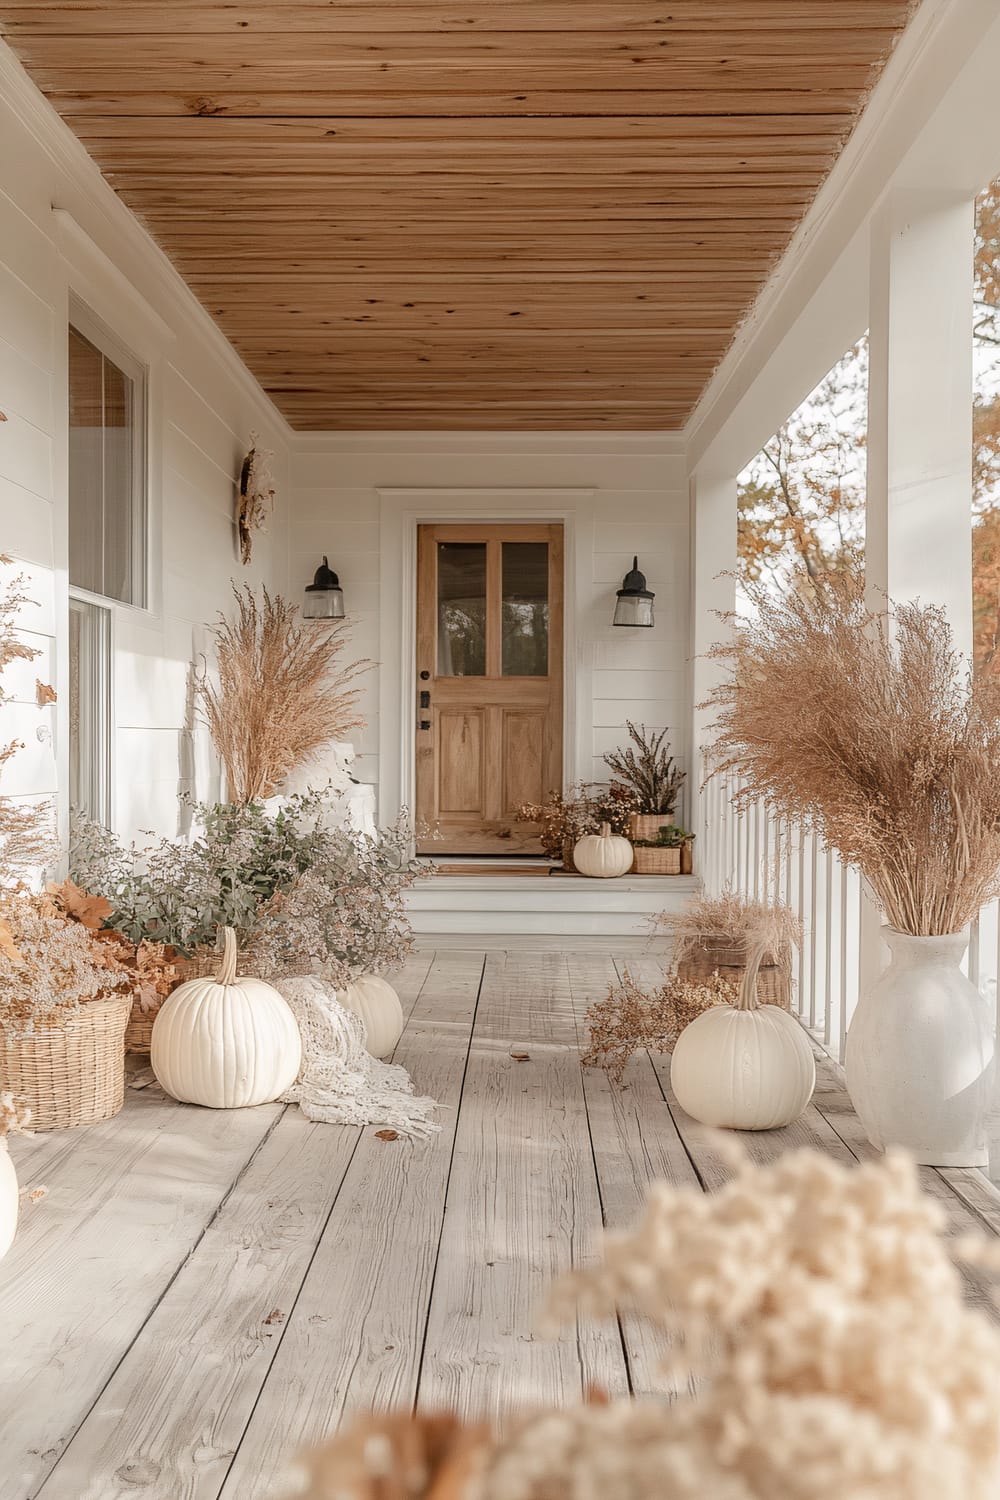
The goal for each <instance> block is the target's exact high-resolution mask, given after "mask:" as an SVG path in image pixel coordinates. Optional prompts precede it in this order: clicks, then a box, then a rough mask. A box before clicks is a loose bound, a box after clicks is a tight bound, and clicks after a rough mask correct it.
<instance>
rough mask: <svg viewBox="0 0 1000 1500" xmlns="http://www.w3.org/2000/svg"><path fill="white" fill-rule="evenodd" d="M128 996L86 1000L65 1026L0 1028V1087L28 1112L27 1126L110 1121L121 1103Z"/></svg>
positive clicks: (59, 1127) (38, 1127)
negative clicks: (12, 1031) (21, 1031)
mask: <svg viewBox="0 0 1000 1500" xmlns="http://www.w3.org/2000/svg"><path fill="white" fill-rule="evenodd" d="M131 1005H132V997H131V996H130V995H128V994H122V995H109V996H108V997H107V999H104V1000H88V1001H87V1003H86V1004H85V1005H81V1007H80V1009H79V1011H78V1012H77V1014H76V1015H75V1016H74V1017H73V1018H72V1020H70V1021H68V1022H67V1023H66V1024H65V1025H64V1026H46V1027H43V1028H40V1029H39V1030H38V1031H33V1032H32V1033H31V1035H30V1036H18V1037H12V1036H10V1035H9V1034H8V1033H7V1032H5V1031H0V1088H3V1089H9V1090H10V1092H11V1093H12V1094H13V1095H14V1097H15V1099H18V1100H22V1101H23V1102H24V1103H25V1104H26V1105H27V1106H28V1108H29V1109H30V1110H31V1128H32V1130H68V1129H70V1128H71V1127H72V1126H76V1125H93V1124H96V1122H97V1121H98V1120H110V1119H111V1116H112V1115H116V1114H117V1113H118V1111H119V1110H120V1109H121V1107H122V1104H123V1103H124V1102H125V1027H126V1025H127V1024H128V1018H129V1011H130V1009H131Z"/></svg>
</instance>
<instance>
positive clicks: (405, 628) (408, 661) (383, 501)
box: [376, 487, 596, 822]
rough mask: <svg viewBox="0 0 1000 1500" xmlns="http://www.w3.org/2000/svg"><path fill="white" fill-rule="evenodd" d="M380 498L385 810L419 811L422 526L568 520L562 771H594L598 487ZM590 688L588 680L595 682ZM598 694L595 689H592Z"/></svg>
mask: <svg viewBox="0 0 1000 1500" xmlns="http://www.w3.org/2000/svg"><path fill="white" fill-rule="evenodd" d="M376 493H377V495H378V497H379V608H378V613H379V729H378V742H379V818H380V820H381V821H383V822H385V821H386V820H388V819H391V818H392V817H394V816H395V813H396V810H397V809H398V808H399V807H406V808H408V809H409V810H410V812H411V814H412V811H413V807H414V798H415V790H416V789H415V771H416V702H417V663H416V617H417V527H418V526H428V525H434V524H445V523H448V522H451V523H455V522H463V523H464V522H468V523H469V524H470V525H477V524H478V525H485V524H489V523H494V522H495V523H496V524H497V525H503V524H504V523H505V522H516V521H537V522H552V523H559V524H561V525H562V527H563V540H564V549H565V552H564V559H563V566H564V569H565V580H564V581H565V588H564V604H563V612H564V613H563V775H564V777H565V779H566V781H567V782H570V781H573V780H574V779H575V778H576V777H577V776H579V775H582V774H585V768H586V767H587V766H589V764H590V761H591V756H592V746H591V745H590V744H589V743H584V740H585V737H586V736H588V735H589V734H590V724H589V720H588V722H587V723H586V724H583V723H581V719H582V717H583V716H582V715H581V714H580V713H579V711H578V708H579V702H580V700H581V698H583V697H584V694H583V693H582V692H581V686H582V685H581V682H580V676H581V670H580V669H581V663H579V662H578V660H577V657H578V651H577V599H578V598H579V597H581V595H582V590H583V588H585V587H587V586H589V583H590V570H591V568H592V558H593V550H594V546H593V543H594V503H593V502H594V496H595V494H596V490H594V489H576V488H574V489H565V488H555V487H548V488H538V489H535V488H530V487H525V488H519V489H492V488H489V489H486V488H483V489H480V488H469V487H462V488H460V489H449V488H433V489H429V488H427V487H420V488H415V489H409V488H404V489H400V488H389V489H383V488H377V489H376ZM588 686H589V684H588ZM590 696H592V695H590Z"/></svg>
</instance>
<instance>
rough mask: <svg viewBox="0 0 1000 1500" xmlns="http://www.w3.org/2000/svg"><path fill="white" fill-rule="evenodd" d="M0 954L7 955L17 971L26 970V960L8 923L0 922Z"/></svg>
mask: <svg viewBox="0 0 1000 1500" xmlns="http://www.w3.org/2000/svg"><path fill="white" fill-rule="evenodd" d="M0 953H5V954H6V955H7V958H8V959H9V961H10V962H11V963H12V964H13V965H14V967H15V969H23V968H24V958H23V956H22V954H21V950H20V948H19V947H18V946H17V944H16V943H15V941H14V934H13V933H12V932H11V930H10V926H9V924H8V923H7V922H3V921H0Z"/></svg>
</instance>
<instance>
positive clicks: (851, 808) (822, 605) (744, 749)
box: [705, 578, 1000, 937]
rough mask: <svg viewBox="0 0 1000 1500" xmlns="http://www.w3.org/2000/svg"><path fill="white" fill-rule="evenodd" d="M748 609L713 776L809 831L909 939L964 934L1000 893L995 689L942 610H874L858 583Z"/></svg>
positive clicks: (731, 648)
mask: <svg viewBox="0 0 1000 1500" xmlns="http://www.w3.org/2000/svg"><path fill="white" fill-rule="evenodd" d="M750 596H751V604H752V608H753V614H752V616H751V617H749V618H745V619H744V618H740V619H734V620H733V622H732V624H733V636H732V639H731V641H730V642H729V643H727V644H724V645H721V646H718V647H717V648H716V649H715V650H714V652H713V653H712V655H713V656H715V657H716V658H717V659H718V660H720V661H721V662H723V664H724V665H725V666H726V667H727V668H728V669H729V670H728V675H727V678H726V680H725V681H724V682H723V683H722V684H721V685H720V686H719V687H717V688H716V689H715V691H714V692H713V693H712V695H711V697H710V699H709V703H708V705H705V706H712V707H714V708H715V709H716V712H717V717H716V720H715V724H714V744H713V745H712V746H711V747H710V751H711V757H712V768H713V774H717V773H719V772H735V773H738V775H739V776H740V777H741V778H742V786H741V789H740V790H739V791H738V792H737V793H736V797H735V800H736V802H737V805H741V806H746V805H748V804H750V803H752V802H754V801H757V800H764V801H766V802H767V803H768V805H769V806H770V808H771V809H772V811H773V812H774V813H775V814H776V815H777V816H778V817H779V818H788V819H790V820H791V821H792V822H795V823H798V824H800V825H803V826H805V827H807V828H810V829H812V830H814V831H815V832H816V833H817V834H818V835H819V838H820V840H821V841H822V843H823V844H824V845H825V846H826V847H827V848H829V849H833V850H836V852H837V853H838V854H839V855H840V856H841V858H842V859H843V860H844V861H845V863H847V864H849V865H853V866H854V867H855V868H856V869H858V870H859V871H860V872H861V874H862V875H863V876H864V877H865V879H866V880H867V881H868V883H869V885H870V887H871V889H872V891H873V893H874V895H875V897H876V899H877V901H878V902H879V905H880V906H881V908H882V910H883V912H884V914H885V917H886V919H887V920H888V922H889V923H890V924H891V925H892V926H893V927H895V928H896V929H897V930H898V931H900V932H906V933H912V934H914V935H916V936H921V937H923V936H932V935H935V934H939V933H950V932H960V931H962V929H963V928H964V927H966V926H967V925H968V923H969V922H970V921H971V920H972V918H974V917H975V916H976V914H977V912H978V911H979V909H980V908H981V907H982V906H983V905H984V904H985V903H986V902H987V901H989V900H991V899H992V898H993V897H994V896H995V895H996V894H997V893H998V890H1000V881H998V870H1000V678H998V677H996V676H990V675H982V676H979V677H976V678H973V676H972V673H971V670H970V668H969V665H968V663H967V662H966V661H965V660H964V659H963V658H962V657H961V655H960V653H959V652H958V651H957V650H956V648H955V645H954V641H953V638H952V634H951V630H950V628H949V626H948V623H947V621H946V619H945V616H944V612H943V610H941V609H938V608H935V607H931V606H923V605H919V604H902V605H897V606H895V607H892V608H890V609H889V610H888V611H887V612H886V613H884V614H883V613H878V612H875V611H873V610H870V609H868V608H866V606H865V604H864V601H863V598H862V594H861V589H860V584H859V582H858V581H857V580H856V579H853V578H833V579H831V580H829V581H828V582H826V583H825V584H823V585H822V586H820V587H816V588H810V589H808V590H801V591H795V592H790V593H788V594H787V595H784V596H782V597H774V596H773V595H771V594H769V593H768V592H767V591H766V590H765V589H763V588H760V587H754V586H751V588H750Z"/></svg>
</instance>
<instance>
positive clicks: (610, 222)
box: [0, 0, 913, 430]
mask: <svg viewBox="0 0 1000 1500" xmlns="http://www.w3.org/2000/svg"><path fill="white" fill-rule="evenodd" d="M912 9H913V6H912V3H911V0H405V3H402V0H401V3H396V0H218V3H211V0H210V3H205V0H62V3H55V0H53V3H48V0H0V23H2V29H3V32H4V34H5V36H6V38H7V40H8V42H9V43H10V45H11V46H12V47H13V48H14V50H15V51H16V52H17V54H18V55H19V56H20V57H21V59H22V60H23V62H24V63H25V65H26V66H27V68H28V70H29V72H30V73H31V74H32V76H33V77H34V79H35V81H36V82H37V83H38V84H39V86H40V87H41V88H42V89H43V90H44V92H45V93H46V94H47V95H48V97H49V98H50V99H51V101H52V103H53V104H54V105H55V107H56V108H57V109H58V110H59V111H60V113H61V114H62V115H63V116H64V117H65V118H66V120H67V121H68V123H69V124H70V125H71V127H72V128H73V130H74V131H75V132H76V134H77V135H78V136H79V137H80V139H81V140H82V141H83V142H84V144H85V145H86V147H87V149H88V150H89V151H90V152H91V154H92V155H93V156H94V158H95V159H96V160H97V162H98V163H99V164H100V166H101V167H102V169H103V171H104V173H105V175H106V177H107V179H108V181H109V182H110V183H111V184H112V185H113V186H114V187H115V188H116V189H117V191H118V192H119V193H120V194H121V196H122V197H123V198H124V200H125V202H126V203H127V204H128V205H129V207H130V208H132V209H133V210H134V211H135V213H136V214H137V215H138V216H139V218H140V219H141V220H142V221H143V222H144V223H145V224H146V225H147V227H148V228H149V230H150V231H151V232H152V234H153V235H154V236H155V238H156V239H157V240H158V241H159V243H160V245H162V247H163V248H164V250H165V251H166V252H167V254H168V255H169V256H170V257H171V259H172V260H173V261H174V264H175V265H176V266H177V267H178V269H179V270H180V271H181V273H182V274H183V275H184V277H185V278H186V280H187V281H188V283H189V284H190V285H191V287H192V288H193V289H194V291H195V292H196V293H197V295H198V297H200V299H201V301H202V302H203V303H204V305H205V306H206V307H207V308H208V310H209V311H210V312H211V314H212V315H213V317H214V318H215V319H216V321H217V322H218V324H219V325H220V327H221V328H222V329H223V331H224V332H225V333H226V334H227V335H228V337H229V338H230V339H231V340H232V342H233V344H235V346H236V348H237V349H238V350H239V351H240V353H241V354H242V355H243V357H244V359H245V360H246V362H247V364H248V365H249V366H250V368H251V369H252V370H253V371H254V372H255V374H256V375H257V376H258V378H259V379H260V381H261V383H262V384H263V385H264V387H265V388H266V389H267V390H268V391H269V392H270V393H271V395H272V396H273V398H274V400H275V401H276V402H277V404H278V406H279V407H280V408H281V410H282V411H283V412H284V413H285V415H286V416H287V417H288V419H289V421H290V422H291V423H292V424H293V426H295V427H297V428H303V429H310V428H325V429H379V428H382V429H389V428H395V429H408V428H409V429H421V428H423V429H439V430H441V429H461V428H473V429H530V428H552V429H595V428H601V429H616V428H617V429H644V428H657V429H676V428H679V427H681V426H682V425H683V423H684V421H685V418H686V417H687V416H688V415H689V413H690V412H691V409H692V407H693V405H694V403H695V402H696V400H697V398H698V395H699V393H700V392H701V390H702V389H703V388H704V385H705V383H706V381H707V379H708V377H709V376H710V374H711V372H712V370H713V369H714V368H715V366H716V364H717V363H718V361H719V359H720V358H721V356H722V355H723V354H724V352H725V350H726V348H727V346H728V344H729V342H730V340H731V338H732V336H733V332H734V329H735V328H736V326H737V324H738V323H739V321H740V319H741V318H742V317H743V315H744V314H745V313H746V311H747V310H748V308H749V307H750V305H751V304H752V302H753V299H754V297H755V295H756V293H757V292H758V290H759V289H760V287H761V285H762V283H763V281H764V280H765V278H766V276H767V274H768V272H769V270H770V269H771V268H772V267H773V265H774V263H775V261H776V260H777V259H778V258H779V257H780V255H781V253H782V251H783V250H784V249H785V247H786V246H787V244H788V241H789V238H790V236H791V234H792V232H793V230H794V228H795V226H796V224H797V223H798V221H799V219H800V218H801V216H802V214H803V212H804V211H805V209H806V207H807V206H808V204H809V202H810V201H811V199H812V198H813V196H814V194H815V192H816V190H817V188H818V186H819V185H820V183H821V182H822V180H823V178H824V176H825V175H826V173H827V171H828V170H829V168H830V166H831V164H832V162H833V161H834V159H835V157H836V155H837V153H838V151H839V150H840V148H841V147H842V145H843V143H844V141H845V139H846V138H847V136H848V134H849V133H850V130H851V128H852V126H853V124H854V122H855V120H856V118H857V116H858V113H859V112H860V109H861V107H862V105H863V103H864V100H865V98H866V95H867V93H868V91H869V89H870V88H871V86H872V84H873V83H874V81H875V79H876V78H877V76H878V74H879V71H880V69H881V67H882V66H883V64H884V62H885V59H886V57H887V56H888V54H889V52H890V50H891V48H892V46H893V43H894V42H895V40H896V38H897V37H898V35H899V33H900V31H901V30H902V28H903V26H904V25H905V23H906V21H907V19H908V16H909V14H910V13H911V11H912Z"/></svg>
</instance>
